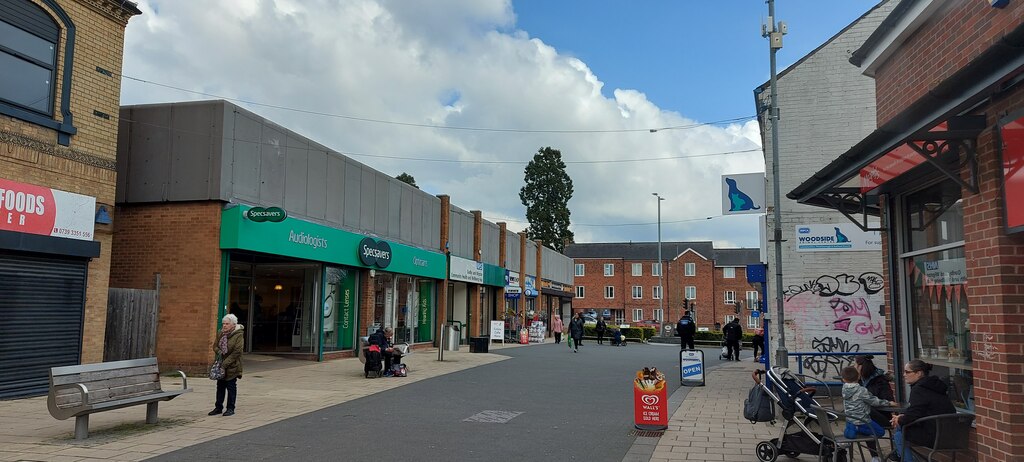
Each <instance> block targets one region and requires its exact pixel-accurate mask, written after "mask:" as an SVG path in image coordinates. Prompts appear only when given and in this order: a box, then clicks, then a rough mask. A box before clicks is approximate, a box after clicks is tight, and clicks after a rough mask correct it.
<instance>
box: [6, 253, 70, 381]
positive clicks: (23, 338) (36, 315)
mask: <svg viewBox="0 0 1024 462" xmlns="http://www.w3.org/2000/svg"><path fill="white" fill-rule="evenodd" d="M87 264H88V260H86V259H68V258H52V257H43V256H33V255H30V254H25V253H15V252H5V251H0V399H6V398H16V397H24V396H33V395H41V394H45V393H46V391H47V387H48V385H49V371H50V368H51V367H55V366H69V365H74V364H78V363H79V359H80V353H79V352H80V350H81V345H82V318H83V314H84V311H85V286H86V269H87Z"/></svg>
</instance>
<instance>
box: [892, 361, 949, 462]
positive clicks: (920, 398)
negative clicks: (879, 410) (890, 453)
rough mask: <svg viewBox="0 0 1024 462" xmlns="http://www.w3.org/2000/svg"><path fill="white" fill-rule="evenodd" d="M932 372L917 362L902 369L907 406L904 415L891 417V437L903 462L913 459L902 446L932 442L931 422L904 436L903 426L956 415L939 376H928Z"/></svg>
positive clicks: (921, 362) (933, 428)
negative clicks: (907, 400) (908, 394)
mask: <svg viewBox="0 0 1024 462" xmlns="http://www.w3.org/2000/svg"><path fill="white" fill-rule="evenodd" d="M931 370H932V365H931V364H928V363H926V362H924V361H921V360H920V359H915V360H913V361H910V362H908V363H907V365H906V366H904V367H903V375H904V376H905V377H906V380H907V383H909V384H910V405H909V406H907V410H906V411H904V412H903V414H893V416H892V420H891V423H892V426H893V427H894V428H896V431H895V432H893V435H892V439H893V444H894V446H895V447H896V451H897V453H898V454H899V455H900V457H901V459H902V460H903V462H911V461H913V460H914V455H913V453H912V452H911V451H910V446H909V445H907V444H904V442H905V441H909V442H911V443H914V444H919V445H923V446H929V445H931V444H932V442H933V441H934V440H935V423H934V422H926V423H925V424H923V425H918V426H915V427H914V428H913V431H912V432H910V433H909V434H906V435H904V433H903V428H904V427H905V426H907V425H910V424H911V423H913V422H914V421H916V420H917V419H921V418H923V417H929V416H933V415H942V414H955V413H956V408H954V407H953V403H952V402H951V401H950V400H949V396H948V395H947V394H946V392H947V390H948V388H949V386H948V385H946V383H945V382H943V381H942V380H939V378H938V377H935V376H933V375H929V374H930V373H931Z"/></svg>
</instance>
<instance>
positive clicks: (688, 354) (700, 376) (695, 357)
mask: <svg viewBox="0 0 1024 462" xmlns="http://www.w3.org/2000/svg"><path fill="white" fill-rule="evenodd" d="M705 383H706V379H705V377H704V351H702V350H679V384H680V385H683V386H687V387H703V386H704V384H705Z"/></svg>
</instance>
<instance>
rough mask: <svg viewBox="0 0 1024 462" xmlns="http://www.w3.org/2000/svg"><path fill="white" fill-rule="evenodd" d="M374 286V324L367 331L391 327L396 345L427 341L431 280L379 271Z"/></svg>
mask: <svg viewBox="0 0 1024 462" xmlns="http://www.w3.org/2000/svg"><path fill="white" fill-rule="evenodd" d="M373 285H374V305H373V324H374V325H373V326H370V327H369V329H367V330H368V331H373V330H376V329H377V328H378V327H391V328H393V329H394V330H395V342H398V343H402V342H409V343H415V342H423V341H429V340H430V338H431V337H430V323H431V314H430V313H431V310H430V309H431V305H432V304H433V302H432V300H431V291H430V287H431V283H430V281H427V280H421V279H418V278H413V277H410V276H402V275H398V274H393V273H385V272H382V271H378V272H377V275H376V277H374V281H373Z"/></svg>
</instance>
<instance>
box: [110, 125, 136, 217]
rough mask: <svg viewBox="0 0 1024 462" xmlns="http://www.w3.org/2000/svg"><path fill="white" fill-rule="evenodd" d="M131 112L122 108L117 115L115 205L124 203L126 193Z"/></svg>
mask: <svg viewBox="0 0 1024 462" xmlns="http://www.w3.org/2000/svg"><path fill="white" fill-rule="evenodd" d="M129 120H131V111H130V110H129V109H124V108H122V109H121V111H120V112H119V113H118V121H117V173H118V174H117V189H116V190H115V193H114V201H115V203H118V204H120V203H122V202H126V201H127V199H126V198H125V196H126V195H127V191H128V155H129V154H130V153H131V152H130V151H129V150H128V146H129V140H130V139H131V138H130V137H131V134H130V133H129V132H130V131H131V129H132V125H131V122H129Z"/></svg>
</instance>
